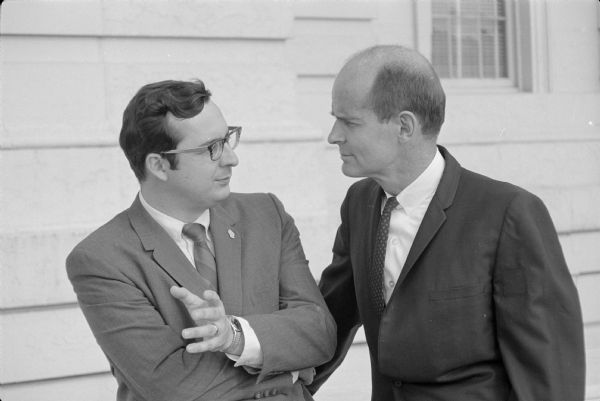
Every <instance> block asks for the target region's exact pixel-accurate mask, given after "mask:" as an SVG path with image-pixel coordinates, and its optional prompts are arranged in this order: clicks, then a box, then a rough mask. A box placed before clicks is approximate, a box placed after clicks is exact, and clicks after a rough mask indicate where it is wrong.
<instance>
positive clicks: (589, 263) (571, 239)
mask: <svg viewBox="0 0 600 401" xmlns="http://www.w3.org/2000/svg"><path fill="white" fill-rule="evenodd" d="M560 242H561V245H562V248H563V252H564V254H565V259H566V260H567V264H568V265H569V269H570V270H571V274H580V273H586V274H587V273H600V247H598V244H600V230H598V231H591V232H574V233H571V234H563V235H561V236H560Z"/></svg>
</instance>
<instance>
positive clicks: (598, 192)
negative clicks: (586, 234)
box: [534, 185, 600, 234]
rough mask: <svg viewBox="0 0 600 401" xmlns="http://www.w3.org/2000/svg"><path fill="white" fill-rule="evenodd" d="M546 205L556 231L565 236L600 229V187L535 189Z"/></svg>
mask: <svg viewBox="0 0 600 401" xmlns="http://www.w3.org/2000/svg"><path fill="white" fill-rule="evenodd" d="M534 193H535V194H536V195H538V196H539V197H540V198H541V199H542V200H543V201H544V203H545V204H546V207H547V208H548V210H549V211H550V215H551V216H552V219H553V220H554V225H555V227H556V229H557V230H558V231H559V232H560V233H563V234H568V233H570V232H579V231H597V230H598V228H600V209H598V206H597V203H598V202H597V200H598V199H600V186H598V185H594V186H584V187H574V188H543V189H542V188H540V189H534Z"/></svg>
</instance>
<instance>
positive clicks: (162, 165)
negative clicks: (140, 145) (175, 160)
mask: <svg viewBox="0 0 600 401" xmlns="http://www.w3.org/2000/svg"><path fill="white" fill-rule="evenodd" d="M145 165H146V172H147V173H148V174H152V175H153V176H154V177H156V178H158V179H159V180H161V181H166V180H167V170H168V169H170V168H171V164H170V163H169V161H168V160H167V159H166V158H164V157H161V155H159V154H158V153H148V154H147V155H146V163H145Z"/></svg>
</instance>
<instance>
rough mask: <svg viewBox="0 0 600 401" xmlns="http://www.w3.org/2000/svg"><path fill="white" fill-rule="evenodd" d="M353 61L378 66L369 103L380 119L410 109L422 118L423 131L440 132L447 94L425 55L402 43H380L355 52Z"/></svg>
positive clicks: (420, 120)
mask: <svg viewBox="0 0 600 401" xmlns="http://www.w3.org/2000/svg"><path fill="white" fill-rule="evenodd" d="M352 60H357V61H359V62H361V63H365V65H373V67H374V68H377V71H376V73H375V78H374V80H373V84H372V86H371V90H370V93H369V96H368V100H367V102H368V103H367V105H368V106H369V107H370V108H371V109H372V110H373V112H374V113H375V114H376V115H377V117H378V118H379V120H380V121H387V120H389V119H390V118H392V117H393V116H395V115H397V114H398V113H400V112H401V111H410V112H412V113H414V114H415V115H416V116H417V118H418V119H419V122H420V123H421V125H422V127H423V132H424V133H426V134H436V135H437V134H438V133H439V132H440V129H441V127H442V124H443V123H444V113H445V108H446V94H445V93H444V89H443V88H442V84H441V82H440V79H439V78H438V76H437V74H436V72H435V70H434V69H433V66H432V65H431V63H429V61H428V60H427V59H426V58H425V57H423V56H422V55H421V54H420V53H418V52H417V51H415V50H412V49H409V48H406V47H403V46H396V45H381V46H373V47H370V48H367V49H365V50H363V51H361V52H359V53H357V54H355V55H354V56H353V57H352V58H351V60H350V62H352Z"/></svg>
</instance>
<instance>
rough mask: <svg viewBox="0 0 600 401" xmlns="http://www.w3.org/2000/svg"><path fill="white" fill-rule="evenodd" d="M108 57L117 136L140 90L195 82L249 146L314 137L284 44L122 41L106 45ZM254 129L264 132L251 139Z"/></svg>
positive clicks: (109, 90) (110, 114)
mask: <svg viewBox="0 0 600 401" xmlns="http://www.w3.org/2000/svg"><path fill="white" fill-rule="evenodd" d="M105 52H106V53H105V54H106V60H107V66H106V87H107V99H108V100H107V102H108V105H107V108H108V119H109V122H110V123H109V125H110V126H111V127H113V131H115V132H117V133H118V131H119V129H120V126H121V116H122V114H123V110H124V108H125V106H126V105H127V103H128V102H129V100H130V99H131V97H132V96H133V95H134V93H135V92H136V91H137V90H138V89H139V88H140V87H141V86H142V85H145V84H147V83H150V82H155V81H160V80H165V79H183V80H188V79H194V78H198V79H201V80H203V81H204V83H205V84H206V86H207V87H208V88H209V89H210V90H211V91H212V92H213V101H214V102H215V103H216V104H217V105H218V106H219V107H220V108H221V110H222V111H223V114H224V116H225V118H226V120H227V121H228V122H229V123H230V124H231V125H242V126H244V127H245V129H244V134H243V135H244V140H245V141H246V140H249V138H251V137H252V136H254V137H256V138H258V139H260V140H282V139H283V138H286V137H288V138H289V137H292V138H293V137H297V136H298V135H305V134H306V133H309V132H310V129H307V128H306V127H303V125H306V123H304V122H301V121H299V119H298V117H297V112H296V110H295V108H296V97H295V88H294V76H293V75H292V72H291V71H290V70H289V69H288V67H287V64H286V63H287V61H286V60H285V58H284V47H283V44H282V43H279V42H272V41H263V42H257V43H256V44H254V45H253V46H248V45H244V43H243V42H238V41H227V42H222V41H215V40H203V41H199V40H193V39H171V38H167V39H163V40H152V39H144V38H139V39H135V40H133V39H127V38H119V39H114V40H109V41H107V42H106V44H105ZM251 126H256V127H257V128H260V129H257V130H255V132H254V133H253V135H252V136H249V135H248V134H249V133H250V132H249V131H248V129H249V128H250V127H251ZM309 135H312V134H309Z"/></svg>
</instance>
